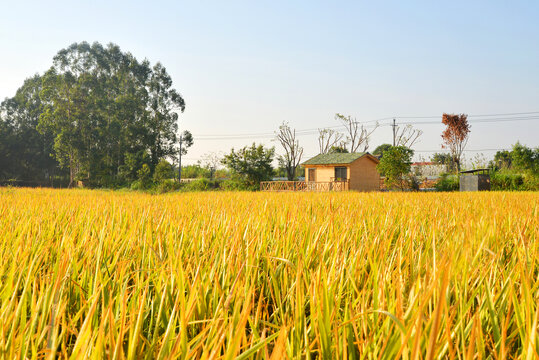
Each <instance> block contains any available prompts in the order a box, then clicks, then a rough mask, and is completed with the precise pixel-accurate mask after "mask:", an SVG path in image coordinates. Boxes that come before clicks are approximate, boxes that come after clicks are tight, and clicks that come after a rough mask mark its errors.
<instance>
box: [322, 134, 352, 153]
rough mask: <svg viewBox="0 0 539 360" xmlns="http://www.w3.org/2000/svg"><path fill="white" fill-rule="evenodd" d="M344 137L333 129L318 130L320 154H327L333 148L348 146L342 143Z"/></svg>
mask: <svg viewBox="0 0 539 360" xmlns="http://www.w3.org/2000/svg"><path fill="white" fill-rule="evenodd" d="M343 138H344V135H343V134H341V133H340V132H337V131H335V130H333V129H318V146H319V147H320V154H327V153H328V152H329V151H330V150H331V148H332V147H334V146H341V145H346V144H343V143H344V142H343V141H342V140H343Z"/></svg>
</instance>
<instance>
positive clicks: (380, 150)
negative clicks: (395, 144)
mask: <svg viewBox="0 0 539 360" xmlns="http://www.w3.org/2000/svg"><path fill="white" fill-rule="evenodd" d="M391 148H392V145H391V144H381V145H378V146H377V147H376V149H374V151H373V155H376V156H378V157H379V158H380V159H381V158H383V157H384V152H385V151H386V150H388V149H391Z"/></svg>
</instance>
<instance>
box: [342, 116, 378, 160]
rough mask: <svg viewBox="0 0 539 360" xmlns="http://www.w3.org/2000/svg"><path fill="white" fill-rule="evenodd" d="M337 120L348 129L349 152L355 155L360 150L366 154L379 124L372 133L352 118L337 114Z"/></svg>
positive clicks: (347, 143)
mask: <svg viewBox="0 0 539 360" xmlns="http://www.w3.org/2000/svg"><path fill="white" fill-rule="evenodd" d="M335 119H336V120H337V121H339V122H340V123H341V124H342V126H344V127H345V129H346V130H345V132H346V145H347V146H348V152H351V153H354V152H358V151H359V150H360V149H361V151H363V152H364V151H367V150H368V149H369V139H370V136H371V135H372V133H373V132H374V130H376V128H377V127H378V123H376V124H375V126H374V127H373V128H372V130H371V131H368V130H367V127H366V126H365V125H363V124H361V123H360V122H358V121H357V120H356V119H355V118H352V117H351V116H344V115H342V114H335Z"/></svg>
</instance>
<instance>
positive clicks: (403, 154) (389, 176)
mask: <svg viewBox="0 0 539 360" xmlns="http://www.w3.org/2000/svg"><path fill="white" fill-rule="evenodd" d="M413 154H414V152H413V150H412V149H409V148H407V147H404V146H392V147H390V148H389V149H387V150H386V151H384V156H383V157H382V159H381V160H380V163H379V164H378V166H377V168H378V170H379V171H380V172H381V173H383V174H384V175H385V184H386V186H387V187H388V188H394V187H396V188H399V189H401V190H404V189H406V188H407V186H408V181H407V178H406V175H407V174H409V173H410V169H411V165H412V156H413Z"/></svg>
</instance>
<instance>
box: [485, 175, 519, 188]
mask: <svg viewBox="0 0 539 360" xmlns="http://www.w3.org/2000/svg"><path fill="white" fill-rule="evenodd" d="M523 184H524V177H523V176H522V175H521V174H503V173H499V172H494V173H492V174H491V175H490V188H491V190H505V191H515V190H521V187H522V185H523Z"/></svg>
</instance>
